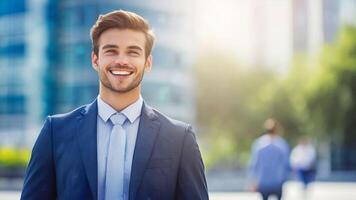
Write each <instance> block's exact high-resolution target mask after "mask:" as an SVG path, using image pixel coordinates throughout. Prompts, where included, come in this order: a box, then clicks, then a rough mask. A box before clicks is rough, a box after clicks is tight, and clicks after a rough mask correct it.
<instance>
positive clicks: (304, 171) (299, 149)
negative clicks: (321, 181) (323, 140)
mask: <svg viewBox="0 0 356 200" xmlns="http://www.w3.org/2000/svg"><path fill="white" fill-rule="evenodd" d="M290 164H291V167H292V169H293V171H294V172H295V173H296V175H297V178H298V179H299V180H300V181H301V182H302V183H303V186H304V188H305V189H306V188H307V187H308V185H309V184H310V183H311V182H313V181H314V180H315V174H316V152H315V148H314V146H313V144H312V143H311V142H310V139H309V138H307V137H303V138H301V139H300V140H299V142H298V145H297V146H295V147H294V148H293V150H292V153H291V156H290Z"/></svg>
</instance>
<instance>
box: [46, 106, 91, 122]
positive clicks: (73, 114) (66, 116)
mask: <svg viewBox="0 0 356 200" xmlns="http://www.w3.org/2000/svg"><path fill="white" fill-rule="evenodd" d="M88 106H89V104H87V105H82V106H80V107H77V108H75V109H74V110H71V111H69V112H66V113H60V114H55V115H49V116H48V120H50V121H51V122H53V121H56V122H61V121H68V120H73V119H75V118H77V117H78V116H81V114H82V113H85V111H86V108H87V107H88Z"/></svg>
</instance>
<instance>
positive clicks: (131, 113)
mask: <svg viewBox="0 0 356 200" xmlns="http://www.w3.org/2000/svg"><path fill="white" fill-rule="evenodd" d="M97 99H98V101H97V102H98V117H97V142H98V143H97V146H98V148H97V153H98V200H104V199H105V180H106V177H105V174H106V167H107V166H106V164H107V156H108V147H109V140H110V137H109V136H110V133H111V130H112V128H113V124H112V123H111V121H110V119H109V118H110V117H111V115H113V114H115V113H116V112H117V111H116V110H115V109H114V108H112V107H111V106H110V105H109V104H107V103H106V102H104V101H103V100H102V99H101V97H100V95H99V96H98V98H97ZM142 105H143V99H142V97H141V96H140V97H139V99H138V100H137V101H136V102H134V103H133V104H131V105H129V106H128V107H127V108H125V109H124V110H122V111H121V113H122V114H124V115H125V116H126V117H127V120H126V121H125V123H124V124H123V128H124V129H125V131H126V134H127V137H126V138H127V141H126V150H125V168H124V200H127V199H128V196H129V185H130V176H131V165H132V158H133V154H134V150H135V144H136V138H137V132H138V125H139V123H140V115H141V109H142ZM111 175H112V176H115V174H111Z"/></svg>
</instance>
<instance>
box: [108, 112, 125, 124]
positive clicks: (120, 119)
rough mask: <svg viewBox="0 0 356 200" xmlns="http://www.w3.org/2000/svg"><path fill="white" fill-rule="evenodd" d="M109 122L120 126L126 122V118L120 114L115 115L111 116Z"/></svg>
mask: <svg viewBox="0 0 356 200" xmlns="http://www.w3.org/2000/svg"><path fill="white" fill-rule="evenodd" d="M110 120H111V122H112V123H113V124H114V125H120V126H122V125H123V124H124V123H125V121H126V116H125V115H124V114H122V113H115V114H113V115H111V117H110Z"/></svg>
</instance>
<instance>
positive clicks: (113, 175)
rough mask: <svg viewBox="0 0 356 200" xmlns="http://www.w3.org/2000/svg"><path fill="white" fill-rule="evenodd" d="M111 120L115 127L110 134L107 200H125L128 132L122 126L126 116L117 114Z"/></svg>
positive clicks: (107, 165) (106, 187)
mask: <svg viewBox="0 0 356 200" xmlns="http://www.w3.org/2000/svg"><path fill="white" fill-rule="evenodd" d="M110 120H111V122H112V123H113V125H114V127H113V128H112V131H111V133H110V142H109V148H108V157H107V164H106V186H105V200H124V167H125V149H126V131H125V130H124V129H123V127H122V125H123V124H124V122H125V120H126V116H125V115H124V114H122V113H115V114H114V115H112V116H111V117H110Z"/></svg>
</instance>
